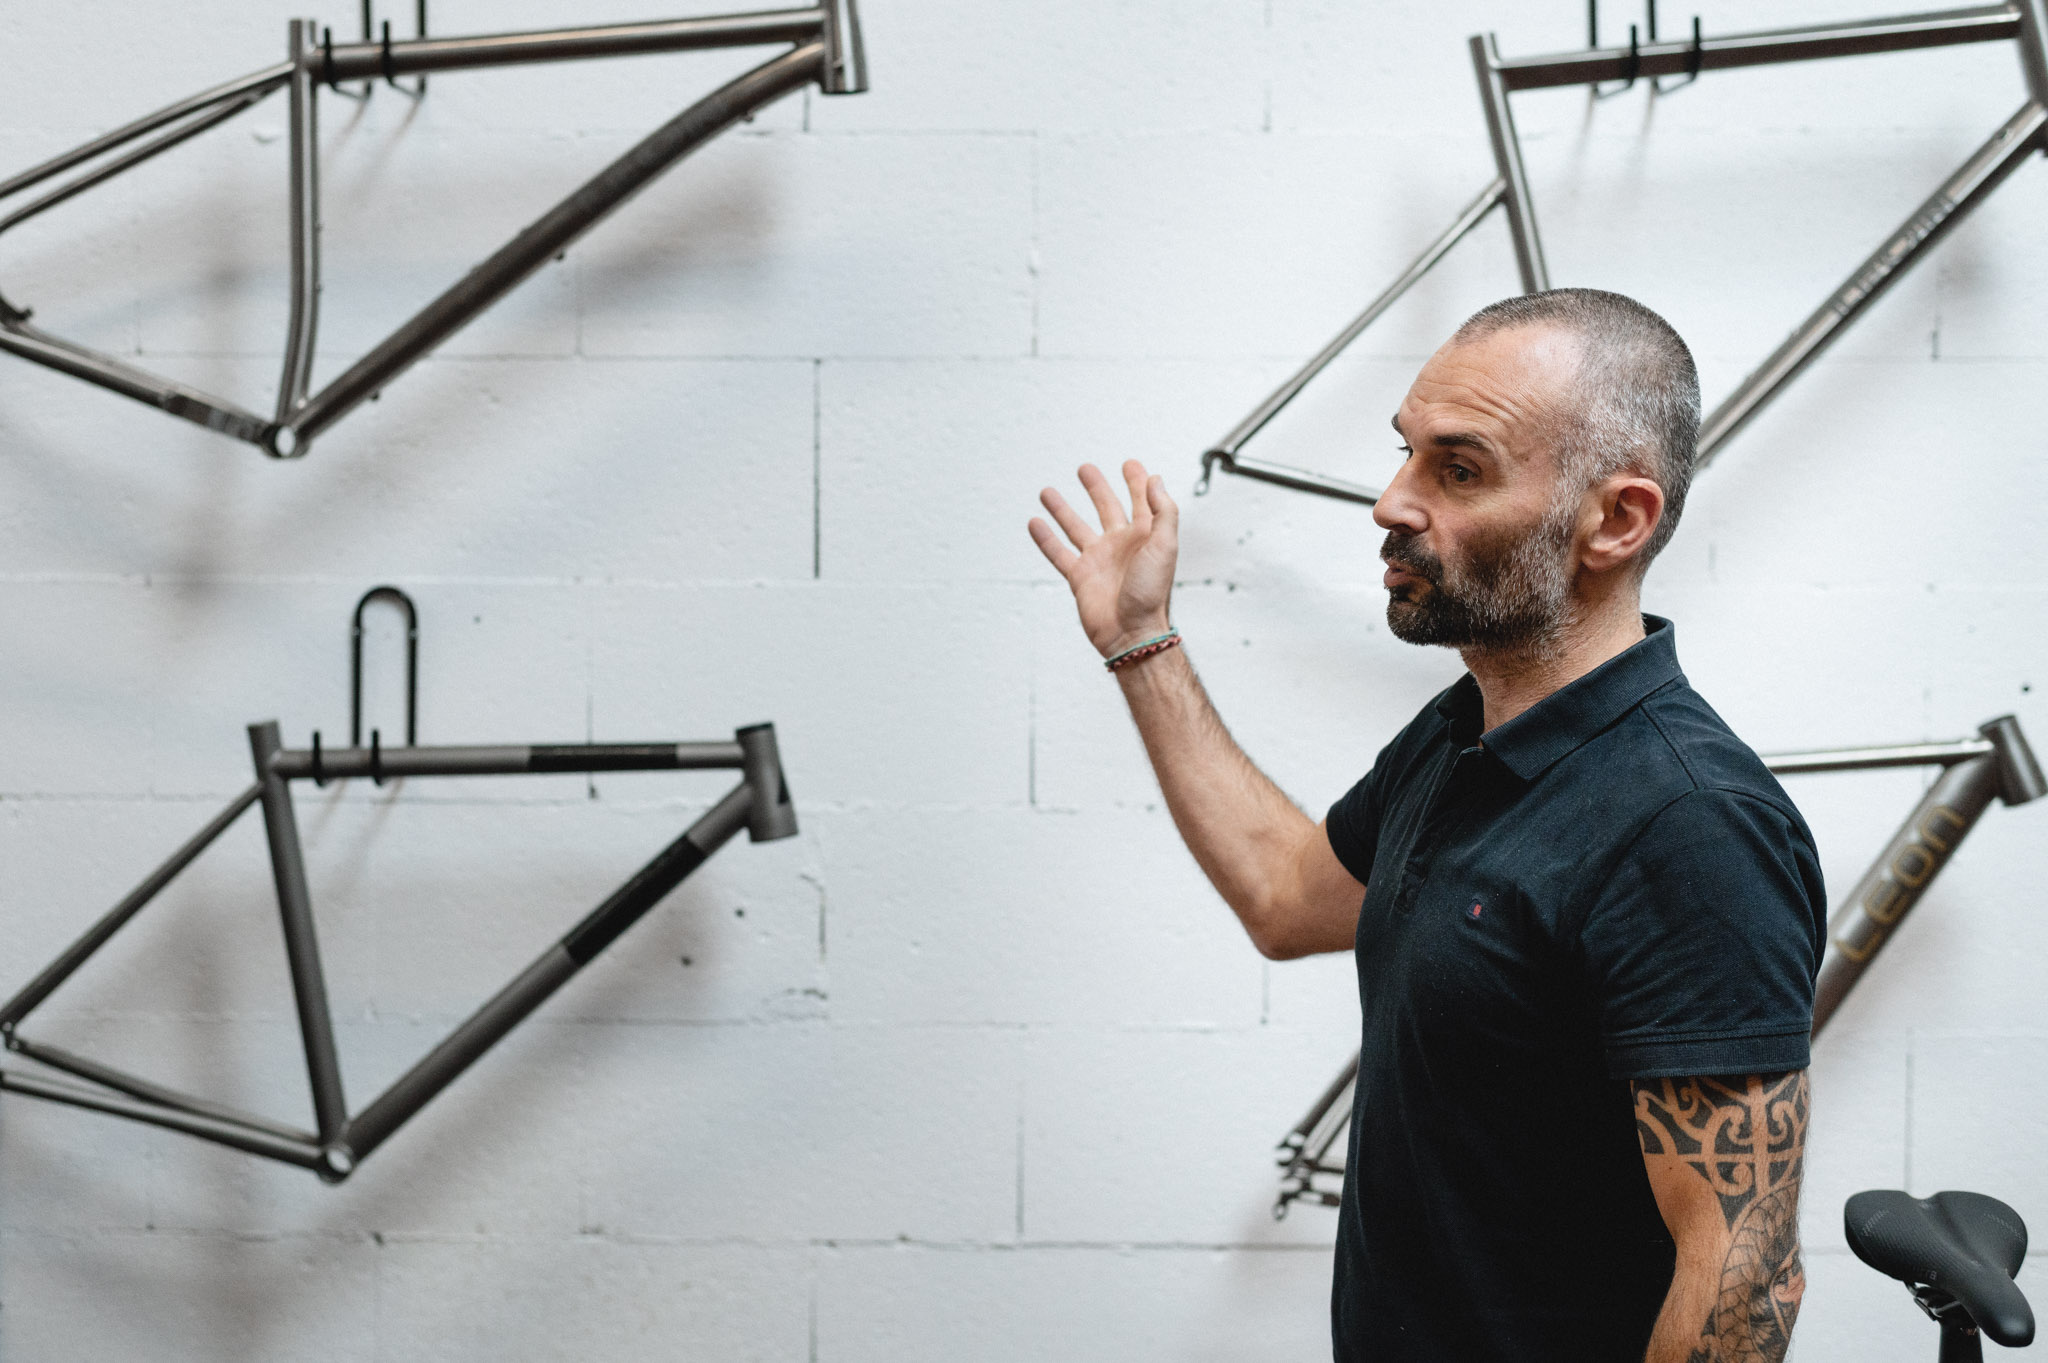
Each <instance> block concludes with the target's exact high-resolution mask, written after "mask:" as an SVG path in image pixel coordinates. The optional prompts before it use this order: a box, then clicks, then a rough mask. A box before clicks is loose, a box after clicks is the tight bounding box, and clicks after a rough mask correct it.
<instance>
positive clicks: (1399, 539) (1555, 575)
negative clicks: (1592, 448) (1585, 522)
mask: <svg viewBox="0 0 2048 1363" xmlns="http://www.w3.org/2000/svg"><path fill="white" fill-rule="evenodd" d="M1577 512H1578V507H1577V505H1576V504H1562V505H1557V506H1553V507H1552V508H1551V509H1550V510H1549V511H1548V512H1546V513H1545V514H1544V517H1543V520H1542V521H1541V522H1539V523H1538V524H1537V526H1536V527H1535V529H1533V530H1531V531H1529V532H1527V533H1525V534H1521V535H1518V536H1516V537H1515V538H1513V539H1511V540H1505V541H1496V542H1492V543H1482V544H1479V545H1476V546H1474V547H1473V549H1472V551H1471V553H1470V554H1469V555H1468V557H1467V560H1466V561H1465V562H1463V563H1460V564H1457V565H1455V566H1453V565H1447V564H1445V563H1444V561H1443V560H1442V559H1440V558H1438V557H1437V556H1436V555H1434V554H1432V553H1430V552H1429V551H1428V550H1427V549H1425V548H1423V547H1422V545H1421V544H1420V543H1419V542H1417V541H1416V539H1415V537H1414V536H1412V535H1407V534H1403V533H1402V532H1400V531H1398V530H1396V531H1391V532H1389V533H1388V535H1387V539H1386V543H1385V544H1383V545H1382V546H1381V547H1380V557H1381V558H1383V559H1385V560H1386V561H1387V562H1389V563H1392V564H1394V565H1396V566H1398V567H1400V568H1402V569H1403V570H1405V571H1408V572H1412V573H1414V574H1415V575H1416V576H1417V577H1420V578H1422V579H1423V580H1424V581H1425V582H1427V583H1428V584H1429V585H1428V586H1427V587H1426V588H1424V589H1422V590H1420V591H1419V593H1418V594H1417V596H1416V598H1415V599H1412V600H1404V599H1402V598H1401V597H1398V596H1397V597H1394V598H1392V599H1391V600H1389V601H1388V602H1387V628H1388V629H1390V630H1392V631H1393V633H1394V637H1395V638H1397V639H1400V640H1403V641H1405V642H1407V643H1411V644H1441V645H1443V646H1445V647H1448V648H1460V649H1468V648H1469V649H1481V650H1484V651H1486V652H1489V653H1494V652H1503V653H1537V654H1541V653H1547V652H1549V651H1550V650H1552V649H1553V648H1554V647H1555V646H1556V645H1557V643H1558V642H1559V640H1560V639H1561V637H1562V636H1563V634H1564V633H1565V631H1566V630H1567V628H1568V627H1569V626H1570V624H1571V620H1572V614H1573V612H1572V602H1571V587H1572V576H1571V570H1570V567H1569V560H1568V558H1567V554H1568V551H1569V550H1570V548H1571V543H1572V538H1573V536H1572V530H1573V522H1574V521H1575V520H1576V519H1577ZM1410 590H1411V591H1413V590H1415V589H1413V588H1411V589H1410Z"/></svg>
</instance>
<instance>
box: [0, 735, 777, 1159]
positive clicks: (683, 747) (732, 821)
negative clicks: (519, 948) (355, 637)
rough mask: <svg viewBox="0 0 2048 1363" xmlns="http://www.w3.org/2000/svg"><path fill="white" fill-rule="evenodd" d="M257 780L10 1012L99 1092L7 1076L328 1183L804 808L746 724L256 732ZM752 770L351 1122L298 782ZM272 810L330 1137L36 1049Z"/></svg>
mask: <svg viewBox="0 0 2048 1363" xmlns="http://www.w3.org/2000/svg"><path fill="white" fill-rule="evenodd" d="M249 737H250V746H251V753H252V756H253V758H254V760H255V764H256V769H257V775H258V783H257V785H256V786H254V787H252V788H251V789H249V790H248V791H245V792H244V793H243V794H241V795H240V796H237V797H236V798H235V799H234V800H233V801H231V802H230V803H229V804H228V806H227V808H226V809H224V810H223V811H222V812H221V813H220V814H219V815H217V816H215V818H214V819H213V820H212V821H211V822H209V823H208V824H207V825H206V827H205V828H203V829H202V830H201V831H200V832H199V834H197V835H196V836H195V837H193V838H192V839H191V840H190V841H188V842H187V843H186V844H185V845H184V846H183V847H181V848H179V849H178V851H177V852H175V853H173V854H172V856H171V857H170V859H169V860H167V861H166V862H165V863H164V864H163V865H162V866H160V867H158V868H157V870H155V871H153V872H151V873H150V875H149V876H147V877H146V878H145V879H144V880H143V882H142V884H141V885H139V886H138V887H137V888H136V889H135V890H134V891H133V892H131V893H130V894H129V895H128V896H127V897H126V898H124V899H123V900H122V901H121V902H120V903H119V904H118V905H116V906H115V907H114V909H113V910H112V911H111V912H109V913H108V914H107V915H106V916H104V917H103V918H102V919H101V920H100V921H99V922H97V923H95V924H94V925H93V926H92V928H91V929H89V930H88V931H87V932H86V933H85V935H84V936H83V937H81V938H80V939H79V940H78V941H77V942H76V943H74V944H73V945H72V946H71V947H70V948H68V949H67V950H66V951H65V952H64V953H63V954H61V955H60V956H59V957H58V958H57V960H56V961H55V962H53V963H52V964H51V965H50V966H48V967H47V968H45V969H44V970H42V971H41V972H39V973H38V974H37V975H36V977H35V979H34V980H33V981H31V982H30V984H29V985H28V986H27V987H26V988H24V989H23V990H22V991H21V992H20V993H18V994H17V995H15V997H14V998H13V999H11V1000H9V1001H8V1002H7V1003H6V1004H5V1005H0V1038H4V1039H5V1042H6V1046H7V1049H9V1050H11V1051H13V1052H15V1053H16V1054H18V1055H23V1056H26V1057H28V1058H29V1059H31V1060H35V1061H37V1062H39V1063H41V1064H43V1065H47V1066H49V1067H50V1068H52V1069H56V1070H61V1071H64V1072H67V1073H69V1074H70V1075H72V1076H75V1077H76V1078H78V1079H83V1080H86V1081H87V1083H85V1084H78V1083H71V1082H66V1081H64V1080H58V1079H52V1078H49V1077H47V1076H44V1075H40V1074H35V1073H29V1072H24V1071H18V1070H0V1090H5V1091H9V1092H15V1093H21V1094H26V1095H28V1096H30V1097H36V1098H42V1099H46V1100H48V1101H51V1102H58V1103H67V1104H70V1105H72V1106H74V1107H83V1108H89V1109H92V1110H94V1111H99V1112H105V1113H109V1114H111V1115H114V1116H119V1117H127V1118H130V1119H132V1120H135V1121H141V1122H147V1123H149V1124H151V1125H155V1126H160V1127H164V1128H166V1129H169V1130H174V1131H180V1132H183V1133H185V1134H186V1135H190V1136H197V1137H199V1138H201V1139H203V1140H210V1141H214V1142H216V1143H218V1144H222V1145H226V1146H230V1147H233V1148H235V1149H238V1150H243V1151H246V1152H248V1153H250V1154H255V1155H261V1156H264V1157H265V1158H269V1159H276V1160H281V1161H283V1162H285V1163H288V1164H296V1165H299V1166H301V1167H304V1168H308V1169H312V1170H314V1171H315V1172H316V1173H318V1174H319V1175H320V1177H321V1178H322V1179H324V1180H326V1181H328V1182H330V1183H332V1182H339V1181H340V1180H342V1179H344V1178H346V1177H348V1175H349V1174H350V1173H351V1172H353V1170H354V1169H355V1168H356V1166H357V1165H358V1164H359V1163H361V1161H362V1160H363V1159H364V1158H366V1157H367V1156H368V1155H369V1154H370V1152H371V1151H373V1150H375V1149H376V1148H377V1147H378V1146H380V1145H382V1144H383V1143H384V1142H385V1141H386V1140H387V1139H389V1138H390V1136H391V1135H392V1133H393V1132H395V1131H397V1130H398V1128H399V1127H401V1126H402V1125H404V1123H405V1122H406V1121H407V1120H409V1119H410V1118H411V1117H412V1116H413V1115H414V1114H415V1113H417V1112H418V1111H419V1110H420V1108H422V1107H423V1106H425V1105H426V1104H427V1103H428V1102H429V1101H431V1100H432V1099H433V1098H434V1097H435V1095H437V1094H439V1093H440V1092H441V1091H442V1090H443V1089H445V1088H447V1087H448V1086H449V1085H450V1084H452V1083H453V1082H455V1080H456V1079H457V1078H458V1077H460V1076H461V1074H462V1073H463V1072H464V1071H465V1070H467V1069H468V1068H469V1067H470V1065H472V1064H474V1063H475V1062H476V1060H477V1059H478V1058H480V1057H481V1056H482V1055H483V1054H484V1053H485V1052H486V1051H488V1050H489V1049H490V1048H491V1047H492V1046H494V1045H496V1044H497V1043H498V1042H499V1041H500V1040H502V1039H503V1038H504V1036H505V1034H506V1033H507V1032H509V1031H511V1030H512V1029H513V1028H514V1027H515V1026H517V1025H518V1024H519V1023H520V1022H521V1021H523V1020H524V1019H525V1018H526V1017H527V1016H528V1015H530V1014H531V1013H532V1012H533V1010H534V1009H535V1008H537V1007H539V1006H540V1005H541V1003H543V1002H544V1001H546V999H547V998H548V997H549V996H551V995H552V994H553V993H554V992H555V991H556V990H558V989H560V988H561V987H562V986H563V985H564V984H566V983H567V982H568V981H569V980H570V979H571V978H572V977H574V976H575V975H576V973H577V972H578V971H580V970H582V969H583V967H584V966H586V965H588V964H589V963H590V962H591V961H592V960H594V959H596V957H597V956H598V955H599V954H600V953H602V952H603V951H604V949H605V948H606V947H608V946H610V945H611V944H612V943H613V942H614V941H616V940H617V939H618V938H619V936H620V935H621V934H622V933H624V932H625V931H626V929H628V928H630V927H631V926H632V925H633V924H634V923H636V922H638V921H639V920H640V919H641V918H642V917H644V916H645V915H646V914H647V913H648V912H649V911H650V910H651V909H653V908H654V906H655V905H657V904H659V903H660V902H661V901H662V900H663V899H664V898H665V897H667V895H668V894H669V893H670V892H671V891H673V890H674V889H675V888H676V887H677V886H678V885H680V884H681V883H682V882H683V880H684V879H685V878H686V877H688V876H689V875H690V873H691V872H692V871H694V870H696V869H697V868H698V867H699V866H701V865H703V864H704V862H705V861H707V860H708V859H709V858H710V857H711V855H712V854H713V853H715V852H716V851H717V850H718V849H719V848H720V847H722V846H723V845H724V844H725V843H726V842H728V841H730V840H731V839H732V838H733V837H734V836H736V835H737V834H738V833H740V832H741V831H743V830H744V831H745V832H746V833H747V834H748V836H749V837H750V838H751V839H752V840H753V841H755V842H768V841H773V840H775V839H779V838H786V837H791V836H793V835H794V834H795V833H796V831H797V827H796V813H795V809H794V807H793V806H792V805H791V803H790V798H789V788H788V784H787V782H786V781H785V780H784V778H783V773H782V759H781V754H780V752H779V749H778V747H777V744H776V741H775V730H774V726H773V725H768V724H757V725H754V726H752V727H750V728H745V729H741V730H739V731H738V732H737V733H735V734H734V735H733V740H732V741H731V742H720V743H613V744H557V745H547V744H538V745H511V744H508V745H503V746H496V747H457V748H417V747H405V748H395V749H392V750H390V751H385V750H383V749H382V748H381V747H380V746H378V745H375V744H373V745H372V746H371V747H370V748H368V749H362V748H356V747H349V748H343V749H338V750H335V751H332V752H323V751H321V750H320V749H318V748H317V747H316V748H314V749H311V750H294V749H285V748H283V747H281V746H280V744H279V742H278V730H277V725H276V724H275V723H274V722H272V723H264V724H257V725H251V726H250V729H249ZM704 769H724V770H738V771H739V772H740V774H741V780H740V782H739V784H738V785H737V786H735V787H733V788H732V790H730V791H729V792H728V793H727V794H726V795H725V796H724V797H723V798H722V799H720V800H719V801H718V803H717V804H716V805H714V806H713V807H712V808H711V810H710V811H709V812H708V813H706V814H704V815H703V816H702V817H701V818H699V819H698V820H697V821H696V822H694V823H692V824H691V825H690V826H689V827H688V828H687V829H685V830H684V831H683V834H682V836H680V837H678V838H677V839H676V840H675V841H674V842H672V843H670V844H669V845H668V846H667V847H665V848H663V849H662V850H661V851H660V852H659V853H657V854H656V855H655V856H654V858H653V859H652V860H651V861H649V862H648V863H647V864H646V865H645V866H643V867H641V868H640V870H639V871H637V872H636V873H635V874H634V875H633V877H632V878H631V879H630V880H628V881H627V882H626V883H625V884H624V885H622V886H621V887H620V888H619V889H618V890H616V891H615V892H614V893H613V894H612V895H610V896H609V897H608V898H607V899H605V901H604V902H603V903H601V904H599V905H598V906H597V907H596V908H595V909H593V910H592V911H591V912H590V913H589V914H588V915H586V916H585V917H584V919H583V920H582V922H580V923H578V924H577V925H576V926H575V927H574V928H572V929H570V930H569V931H568V932H567V933H565V934H564V935H563V936H562V937H561V939H560V940H559V941H557V942H556V943H555V944H554V945H553V946H551V947H549V948H548V949H547V950H546V951H544V952H542V953H541V955H540V956H539V957H538V958H537V959H536V960H535V961H534V962H533V963H532V964H531V965H529V966H528V967H527V968H526V969H525V970H523V971H522V972H520V973H519V974H518V975H517V976H515V977H514V978H513V979H512V981H511V982H510V983H508V984H507V985H506V986H505V987H504V988H503V989H501V990H499V991H498V993H497V994H496V995H495V996H494V997H492V998H491V999H490V1000H489V1001H488V1002H486V1003H485V1004H484V1005H483V1006H482V1007H480V1008H479V1009H477V1011H476V1012H475V1013H474V1014H472V1015H471V1016H470V1017H469V1018H468V1019H467V1020H465V1021H464V1022H462V1023H461V1024H459V1025H458V1026H457V1027H456V1028H455V1030H454V1031H452V1032H450V1033H449V1034H448V1036H447V1037H445V1038H443V1040H442V1041H441V1042H440V1044H439V1045H437V1046H435V1047H434V1048H433V1049H432V1050H431V1051H429V1052H428V1053H427V1055H426V1056H425V1057H424V1058H422V1059H421V1060H420V1061H419V1062H418V1063H417V1064H415V1065H414V1066H413V1067H412V1068H411V1069H410V1070H408V1071H407V1072H406V1073H405V1074H404V1075H403V1076H402V1077H400V1078H399V1079H398V1080H397V1081H396V1082H395V1083H393V1084H392V1085H391V1087H390V1088H388V1089H387V1090H385V1092H384V1093H383V1094H382V1095H381V1096H379V1097H378V1098H376V1099H375V1100H374V1101H372V1102H371V1104H370V1105H369V1106H368V1107H367V1108H365V1109H364V1110H363V1111H362V1112H361V1113H359V1114H357V1115H356V1116H355V1117H353V1118H351V1117H350V1116H349V1115H348V1112H347V1108H346V1105H345V1103H344V1102H343V1099H342V1092H341V1080H340V1069H339V1063H338V1060H337V1058H336V1055H335V1050H334V1037H333V1021H332V1014H331V1011H330V1009H329V1006H328V1002H327V991H326V980H325V977H324V974H323V972H322V970H321V967H320V959H319V953H318V951H317V948H316V947H315V944H314V940H313V932H312V903H311V896H310V895H309V894H308V892H307V890H306V887H305V870H304V857H303V853H302V851H301V849H300V845H299V838H298V829H297V825H296V822H295V820H294V818H293V815H292V808H291V795H290V790H289V785H290V782H292V781H294V780H313V781H318V782H326V781H328V780H346V779H349V778H351V777H358V776H370V777H371V778H373V779H376V780H383V779H385V778H387V777H389V778H393V779H395V778H398V777H402V776H481V775H519V774H544V773H562V772H600V771H655V770H704ZM258 804H260V805H261V806H262V807H263V812H264V822H265V827H266V830H267V832H268V834H269V847H270V853H271V866H272V871H273V875H274V878H275V880H276V883H277V894H278V904H279V912H280V914H281V916H282V919H283V922H284V926H285V940H286V961H287V964H288V966H289V967H290V971H291V977H292V987H293V992H294V995H295V996H296V998H297V1001H298V1016H299V1024H300V1032H301V1035H302V1037H303V1039H304V1041H305V1049H306V1062H307V1074H308V1078H309V1079H310V1081H311V1087H312V1091H313V1100H314V1111H315V1117H316V1122H317V1125H318V1127H319V1130H318V1131H317V1132H311V1131H303V1130H300V1129H298V1128H297V1127H293V1126H290V1125H287V1124H284V1123H281V1122H276V1121H272V1120H271V1119H269V1118H266V1117H260V1116H256V1115H253V1114H250V1113H245V1112H241V1111H238V1110H236V1109H234V1108H231V1107H227V1106H225V1105H222V1104H219V1103H214V1102H211V1101H209V1100H206V1099H203V1098H196V1097H193V1096H191V1095H189V1094H184V1093H180V1092H177V1091H176V1090H173V1089H169V1088H165V1087H163V1086H162V1085H159V1084H155V1083H152V1082H150V1081H149V1080H146V1079H142V1078H139V1077H137V1076H135V1075H131V1074H127V1073H124V1072H123V1071H120V1070H117V1069H114V1068H112V1067H111V1066H107V1065H103V1064H100V1063H99V1062H98V1061H94V1060H90V1059H87V1058H85V1057H83V1056H79V1055H74V1054H72V1053H70V1052H68V1051H65V1050H62V1049H59V1048H58V1047H55V1046H49V1045H46V1044H43V1043H40V1042H35V1041H31V1040H29V1039H28V1038H27V1037H24V1036H22V1035H21V1034H20V1032H19V1024H20V1023H21V1021H22V1020H23V1019H24V1018H25V1017H26V1016H27V1015H28V1014H29V1013H30V1012H31V1011H32V1010H34V1009H35V1008H36V1007H37V1006H38V1005H39V1004H41V1003H42V1002H43V1000H45V999H46V998H48V997H49V995H50V994H51V992H52V991H54V990H55V989H56V988H57V987H58V986H59V985H61V984H62V983H63V982H64V981H65V980H66V979H68V978H69V977H70V976H71V975H72V974H73V973H75V972H76V971H77V970H78V969H79V968H80V967H81V966H83V965H84V964H85V962H86V961H87V960H88V959H89V958H90V957H91V956H92V955H93V953H94V952H96V951H98V950H99V948H100V947H102V946H104V945H105V944H106V943H107V941H108V940H109V939H111V938H112V937H113V935H114V934H115V933H116V932H117V931H119V930H120V928H121V927H122V926H124V925H125V924H126V923H127V922H128V921H129V920H130V919H132V918H133V917H134V916H135V914H136V913H137V912H139V911H140V910H141V908H142V907H143V906H144V905H145V904H147V903H148V902H149V901H150V900H151V899H152V898H154V897H155V896H156V895H157V894H158V893H159V892H160V891H162V890H163V889H164V888H165V887H166V886H167V885H168V884H169V883H170V881H171V880H172V879H173V878H174V877H175V876H176V875H177V874H178V873H179V872H180V871H182V870H183V869H184V868H185V867H186V866H188V865H190V864H191V863H192V861H193V860H194V859H196V858H197V857H198V855H199V854H200V853H201V852H202V851H204V850H205V849H206V847H208V846H209V845H211V844H212V843H213V842H214V841H215V840H217V839H218V838H219V837H220V835H221V834H222V833H224V832H225V831H226V830H227V829H228V827H229V826H230V825H232V824H233V823H234V822H235V820H236V819H237V818H239V817H240V816H241V815H242V814H243V813H244V812H246V811H247V810H248V809H249V808H251V807H252V806H254V805H258Z"/></svg>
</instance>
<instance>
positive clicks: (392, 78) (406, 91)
mask: <svg viewBox="0 0 2048 1363" xmlns="http://www.w3.org/2000/svg"><path fill="white" fill-rule="evenodd" d="M373 3H374V0H363V42H364V43H366V44H367V43H371V42H375V43H376V44H377V46H378V62H377V73H378V74H379V75H381V76H383V77H384V83H385V84H386V85H388V86H390V87H391V88H392V89H394V90H396V91H398V93H399V94H401V95H404V96H405V97H406V98H408V99H419V98H420V97H421V96H423V95H425V94H426V93H427V78H426V77H425V76H421V77H420V78H419V79H418V80H416V81H414V82H413V83H412V84H411V85H410V86H406V85H401V84H399V82H398V74H397V69H396V64H395V63H394V61H393V59H392V55H391V21H390V20H389V19H386V20H384V22H383V28H382V30H381V32H380V31H379V30H378V27H377V20H376V15H375V13H374V12H373V9H372V5H373ZM413 27H414V28H416V29H417V30H418V32H417V33H416V34H415V35H414V36H415V37H419V38H424V37H426V36H427V0H414V7H413ZM320 83H321V84H323V85H325V86H326V87H327V88H328V89H330V90H332V91H334V93H335V94H337V95H340V96H342V97H343V98H344V99H355V100H365V99H368V98H369V97H370V95H371V93H372V92H374V91H375V90H376V88H377V83H376V82H375V81H369V80H366V81H364V82H363V85H362V88H361V89H360V90H344V89H342V87H341V82H340V80H339V79H338V78H337V77H336V75H335V71H334V30H333V29H331V28H323V29H321V30H320Z"/></svg>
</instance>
